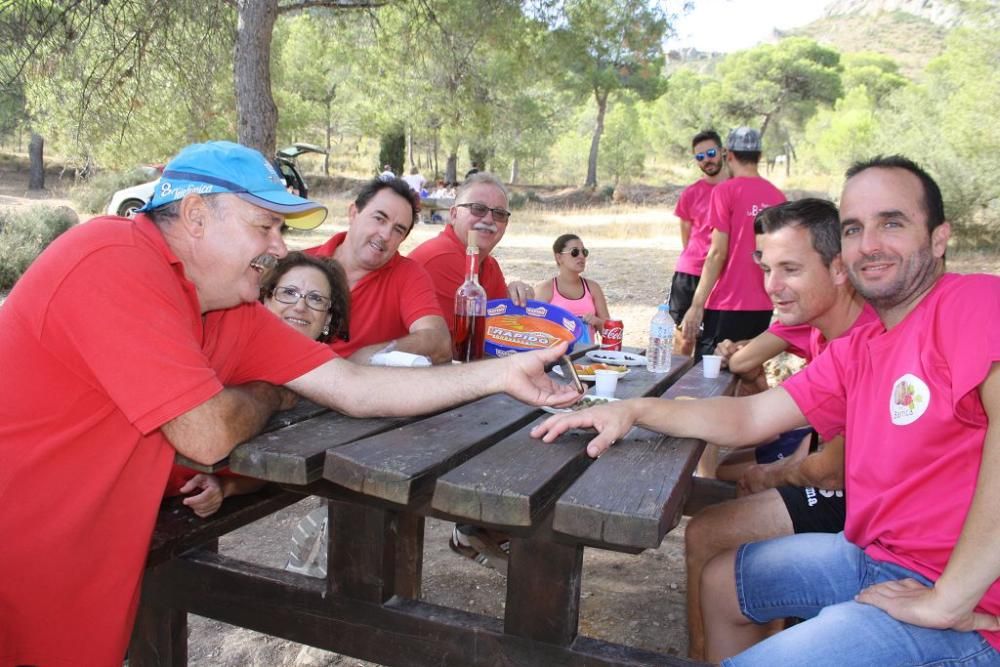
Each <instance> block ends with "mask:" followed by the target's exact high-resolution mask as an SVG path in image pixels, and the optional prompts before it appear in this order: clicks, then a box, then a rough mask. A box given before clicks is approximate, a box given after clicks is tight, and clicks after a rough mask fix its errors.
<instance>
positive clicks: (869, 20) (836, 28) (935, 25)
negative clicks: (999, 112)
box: [775, 0, 960, 80]
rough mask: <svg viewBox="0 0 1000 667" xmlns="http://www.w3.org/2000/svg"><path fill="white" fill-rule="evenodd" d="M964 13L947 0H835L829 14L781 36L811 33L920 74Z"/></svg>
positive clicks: (912, 74)
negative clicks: (885, 58) (871, 52)
mask: <svg viewBox="0 0 1000 667" xmlns="http://www.w3.org/2000/svg"><path fill="white" fill-rule="evenodd" d="M959 18H960V15H959V13H958V11H957V10H956V9H954V5H952V4H950V3H947V2H941V0H835V1H834V2H832V3H830V4H829V5H828V6H827V8H826V16H824V17H823V18H821V19H819V20H818V21H814V22H812V23H810V24H808V25H806V26H803V27H801V28H795V29H793V30H789V31H787V32H782V33H778V34H776V35H775V36H776V37H779V38H780V37H785V36H791V35H801V36H803V37H810V38H812V39H815V40H816V41H817V42H819V43H821V44H825V45H827V46H831V47H833V48H835V49H837V50H838V51H841V52H842V53H856V52H859V51H873V52H875V53H881V54H884V55H887V56H889V57H891V58H893V59H894V60H896V62H898V63H899V66H900V71H901V73H902V74H903V75H904V76H907V77H909V78H911V79H916V80H919V79H920V76H921V74H922V72H923V70H924V67H925V66H926V65H927V63H928V62H929V61H930V60H931V59H933V58H934V57H935V56H937V55H938V54H940V53H941V51H942V50H943V49H944V38H945V36H946V35H947V33H948V31H949V30H950V29H951V27H953V26H954V25H955V23H956V22H957V21H958V20H959Z"/></svg>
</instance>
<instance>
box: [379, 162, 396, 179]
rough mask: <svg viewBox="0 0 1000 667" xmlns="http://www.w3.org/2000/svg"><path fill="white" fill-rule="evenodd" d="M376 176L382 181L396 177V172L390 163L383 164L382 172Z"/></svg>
mask: <svg viewBox="0 0 1000 667" xmlns="http://www.w3.org/2000/svg"><path fill="white" fill-rule="evenodd" d="M378 177H379V178H380V179H382V180H383V181H391V180H392V179H394V178H396V172H394V171H393V170H392V165H389V164H384V165H382V173H381V174H379V175H378Z"/></svg>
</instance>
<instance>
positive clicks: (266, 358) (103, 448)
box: [0, 142, 576, 665]
mask: <svg viewBox="0 0 1000 667" xmlns="http://www.w3.org/2000/svg"><path fill="white" fill-rule="evenodd" d="M325 216H326V210H325V209H324V207H323V206H321V205H320V204H317V203H315V202H312V201H309V200H306V199H303V198H301V197H298V196H295V195H292V194H290V193H289V192H287V191H286V189H285V187H284V184H283V183H282V181H281V178H280V176H279V175H278V174H277V172H276V171H275V170H274V167H273V166H272V165H271V163H270V162H269V161H268V160H267V159H265V158H264V156H263V155H261V154H260V153H258V152H257V151H255V150H252V149H249V148H245V147H243V146H239V145H237V144H233V143H229V142H212V143H206V144H199V145H194V146H189V147H187V148H185V149H184V150H182V151H181V152H180V153H179V154H178V155H177V157H176V158H174V160H172V161H171V162H170V163H169V164H168V165H167V167H166V169H165V171H164V174H163V178H162V179H161V181H160V183H159V184H158V186H157V188H156V192H155V193H154V195H153V198H152V200H151V201H150V203H149V204H148V205H147V206H146V207H144V209H143V210H142V211H141V212H140V214H139V215H138V216H137V217H136V219H135V220H134V221H131V220H126V219H124V218H117V217H105V218H98V219H96V220H93V221H91V222H88V223H87V224H85V225H80V226H78V227H76V228H74V229H72V230H70V231H68V232H67V233H65V234H63V235H62V236H61V237H60V238H59V239H57V240H56V241H55V242H54V243H53V244H52V245H51V246H50V247H49V248H48V249H46V250H45V252H43V253H42V254H41V255H40V256H39V257H38V259H37V260H36V261H35V262H34V264H33V265H32V266H31V267H30V268H29V270H28V271H27V272H26V273H25V274H24V276H23V277H22V278H21V280H20V281H19V282H18V284H17V285H16V286H15V287H14V290H13V291H12V292H11V294H10V296H9V297H8V299H7V301H6V303H5V304H4V306H3V308H2V309H0V368H2V369H3V371H4V376H5V377H4V380H5V382H4V384H3V389H0V461H3V465H2V466H0V502H2V503H3V507H4V510H3V511H2V512H0V534H2V535H4V536H5V537H4V539H3V540H0V567H2V569H3V573H4V574H3V576H2V577H0V664H2V665H8V664H18V665H20V664H33V665H63V664H66V665H69V664H79V665H107V664H116V663H119V662H120V661H121V658H122V656H123V655H124V654H125V647H126V644H127V642H128V636H129V633H130V629H131V626H132V621H133V618H134V614H135V609H136V603H137V601H138V591H139V582H140V579H141V574H142V568H143V563H144V562H145V558H146V551H147V550H148V547H149V540H150V537H151V534H152V530H153V524H154V522H155V519H156V512H157V508H158V506H159V502H160V498H161V497H162V494H163V489H164V487H165V484H166V479H167V475H168V473H169V471H170V468H171V464H172V462H173V460H174V456H175V454H176V453H177V452H179V453H181V454H183V455H185V456H187V457H188V458H190V459H193V460H195V461H198V462H201V463H212V462H215V461H218V460H220V459H221V458H223V457H225V456H226V455H227V454H228V453H229V451H230V450H231V449H232V448H233V447H234V446H235V445H236V444H238V443H239V442H242V441H244V440H246V439H247V438H249V437H251V436H253V435H254V434H256V433H257V432H258V431H260V429H261V428H262V427H263V426H264V424H265V422H266V421H267V419H268V417H269V416H270V415H271V414H272V413H273V412H274V411H275V410H280V409H283V408H286V407H289V406H290V405H291V403H292V402H293V401H294V395H293V394H292V392H289V391H287V390H286V389H284V388H283V387H282V386H284V387H287V388H288V389H291V390H292V391H294V392H296V393H298V394H301V395H303V396H306V397H308V398H310V399H312V400H313V401H316V402H318V403H321V404H323V405H327V406H329V407H331V408H334V409H337V410H339V411H342V412H346V413H349V414H352V415H355V416H367V415H376V414H380V415H390V416H392V415H412V414H421V413H427V412H432V411H435V410H440V409H442V408H444V407H447V406H449V405H452V404H455V403H459V402H464V401H468V400H472V399H475V398H478V397H479V396H482V395H485V394H487V393H495V392H500V391H504V392H507V393H509V394H511V395H513V396H515V397H518V398H521V399H522V400H525V401H528V402H532V403H536V404H565V403H567V402H570V401H571V400H573V399H575V398H576V395H575V393H574V392H572V391H571V390H568V389H563V388H561V387H559V386H557V385H554V384H553V383H552V382H551V381H550V380H549V379H548V378H547V377H546V376H545V374H544V365H545V364H546V363H547V362H551V361H554V360H555V358H556V357H557V356H558V354H559V352H561V351H562V350H560V349H556V350H551V351H546V352H542V353H534V354H530V355H528V354H525V355H516V356H514V357H510V358H507V359H503V360H495V361H491V362H483V363H479V364H470V365H468V366H465V367H457V366H456V367H452V366H448V367H442V368H435V369H406V370H400V369H387V368H371V367H361V366H356V365H354V364H352V363H350V362H348V361H346V360H343V359H339V358H336V356H335V354H334V353H333V352H332V351H331V350H330V348H329V347H328V346H326V345H324V344H322V343H317V342H315V341H312V340H310V339H309V338H308V337H306V336H303V335H302V334H300V333H298V332H297V331H295V330H294V329H292V328H290V327H288V326H287V325H286V324H284V323H283V322H282V321H281V320H280V319H278V318H277V317H274V316H273V315H272V314H271V313H270V312H269V311H267V309H266V308H264V307H263V306H262V305H261V304H260V303H259V302H258V301H257V299H258V296H259V291H260V275H261V273H262V272H263V271H264V270H265V269H266V268H267V267H268V266H269V265H270V264H272V263H273V262H274V261H275V260H276V258H279V257H282V256H284V255H285V253H286V252H287V250H286V248H285V244H284V241H283V240H282V238H281V230H282V227H283V226H284V225H286V224H287V225H289V226H293V227H300V228H311V227H315V226H316V225H319V224H320V223H321V222H322V221H323V219H324V218H325ZM404 375H405V377H404ZM417 386H419V387H420V389H421V390H420V391H414V388H415V387H417Z"/></svg>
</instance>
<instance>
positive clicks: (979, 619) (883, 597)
mask: <svg viewBox="0 0 1000 667" xmlns="http://www.w3.org/2000/svg"><path fill="white" fill-rule="evenodd" d="M854 599H855V600H857V601H858V602H861V603H864V604H870V605H872V606H874V607H878V608H879V609H881V610H883V611H885V612H886V613H887V614H889V615H890V616H892V617H893V618H894V619H896V620H897V621H902V622H903V623H909V624H911V625H918V626H920V627H924V628H934V629H937V630H949V629H950V630H957V631H958V632H969V631H971V630H986V631H991V632H995V631H997V630H1000V619H998V618H997V617H996V616H993V615H990V614H982V613H979V612H976V611H973V610H971V609H970V610H967V611H962V610H956V609H948V605H946V604H945V601H944V600H942V599H941V595H940V593H939V592H938V591H937V590H936V589H935V588H932V587H929V586H925V585H923V584H922V583H920V582H919V581H917V580H916V579H900V580H898V581H887V582H885V583H882V584H875V585H874V586H869V587H868V588H866V589H865V590H863V591H861V592H860V593H858V595H857V596H856V597H855V598H854Z"/></svg>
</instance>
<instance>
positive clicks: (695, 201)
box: [670, 130, 729, 354]
mask: <svg viewBox="0 0 1000 667" xmlns="http://www.w3.org/2000/svg"><path fill="white" fill-rule="evenodd" d="M691 152H692V154H693V155H694V159H695V164H697V165H698V168H699V169H701V171H702V173H704V174H705V177H704V178H701V179H699V180H697V181H696V182H694V183H692V184H691V185H689V186H687V187H686V188H684V192H682V193H681V196H680V198H679V199H678V200H677V206H676V207H675V208H674V215H676V216H677V218H678V219H679V220H680V221H681V246H682V247H683V248H684V249H683V250H682V251H681V256H680V257H678V258H677V265H676V266H675V267H674V277H673V279H672V280H671V281H670V316H671V317H672V318H674V322H675V323H676V324H677V326H678V327H680V324H681V322H683V321H684V315H686V314H687V311H688V308H690V307H691V299H692V298H693V297H694V292H695V290H696V289H698V281H699V279H700V278H701V268H702V266H703V265H704V264H705V256H706V255H707V254H708V248H709V246H710V245H711V243H712V227H711V226H710V225H709V224H708V202H709V199H711V197H712V190H713V189H714V188H715V186H716V185H718V184H719V183H721V182H722V181H724V180H726V178H728V177H729V173H728V172H727V171H726V170H725V169H723V166H724V163H725V159H724V157H723V151H722V138H721V137H720V136H719V133H718V132H716V131H715V130H704V131H703V132H699V133H698V134H696V135H694V139H692V140H691ZM674 347H675V351H676V352H678V353H680V354H691V352H693V351H694V341H686V340H685V339H684V337H683V336H681V334H680V330H678V331H677V332H676V334H675V335H674Z"/></svg>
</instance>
